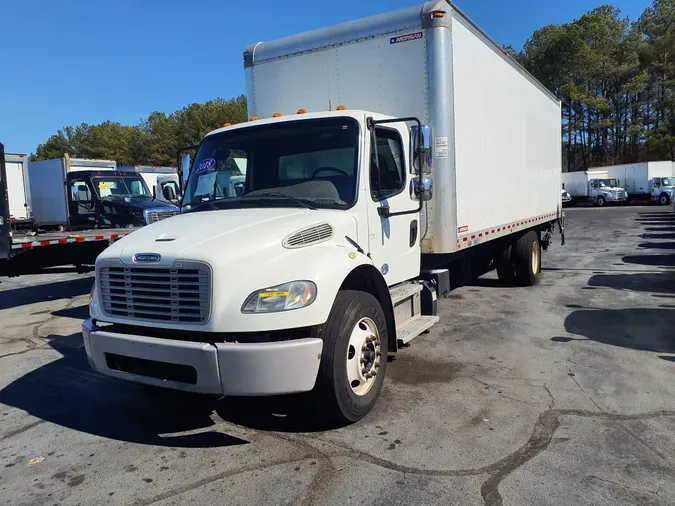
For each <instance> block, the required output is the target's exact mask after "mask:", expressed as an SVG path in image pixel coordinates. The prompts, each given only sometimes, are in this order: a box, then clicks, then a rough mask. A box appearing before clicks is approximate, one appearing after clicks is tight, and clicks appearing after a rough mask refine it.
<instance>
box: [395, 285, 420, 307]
mask: <svg viewBox="0 0 675 506" xmlns="http://www.w3.org/2000/svg"><path fill="white" fill-rule="evenodd" d="M421 291H422V285H420V284H419V283H404V284H402V285H397V286H395V287H393V288H390V289H389V296H390V297H391V304H392V306H396V305H397V304H398V303H399V302H403V301H404V300H406V299H410V298H412V297H413V296H414V295H415V294H416V293H420V292H421Z"/></svg>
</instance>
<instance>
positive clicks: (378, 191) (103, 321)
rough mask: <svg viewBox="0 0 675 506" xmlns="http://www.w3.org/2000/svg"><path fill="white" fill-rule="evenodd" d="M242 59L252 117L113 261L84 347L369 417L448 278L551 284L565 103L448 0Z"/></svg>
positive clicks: (142, 371) (205, 143) (116, 360)
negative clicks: (489, 272)
mask: <svg viewBox="0 0 675 506" xmlns="http://www.w3.org/2000/svg"><path fill="white" fill-rule="evenodd" d="M245 72H246V78H247V96H248V100H249V108H250V111H249V112H250V114H251V116H253V118H252V121H250V122H247V123H244V124H238V125H234V126H228V127H224V128H221V129H218V130H215V131H213V132H211V133H209V134H208V135H207V136H206V137H205V138H204V139H203V140H202V142H201V144H200V146H199V148H198V150H197V154H196V157H195V159H194V163H193V165H192V169H191V170H190V173H189V178H188V181H187V184H186V191H185V194H184V197H183V208H182V213H181V215H180V216H177V217H175V218H173V219H171V220H168V221H167V222H161V223H157V224H153V225H151V226H149V227H145V228H143V229H140V230H138V231H136V232H134V234H133V235H132V236H131V237H130V238H128V239H127V238H123V239H121V240H120V241H119V242H117V243H115V244H114V245H113V246H111V247H110V248H108V249H107V250H106V251H105V252H103V253H102V254H101V255H100V256H99V258H98V259H97V261H96V283H95V285H94V288H93V290H92V295H91V303H90V315H91V317H90V318H89V319H88V320H87V321H86V322H84V323H83V336H84V343H85V348H86V352H87V356H88V360H89V363H90V365H91V367H92V368H94V369H95V370H97V371H99V372H101V373H103V374H107V375H110V376H113V377H116V378H123V379H127V380H130V381H136V382H141V383H146V384H150V385H155V386H160V387H166V388H173V389H179V390H186V391H191V392H202V393H212V394H218V395H230V396H256V395H276V394H289V393H297V392H308V391H312V394H310V397H311V398H312V399H313V400H314V402H315V403H316V410H315V413H320V414H322V415H324V416H327V417H329V418H331V419H334V420H336V421H340V422H353V421H356V420H358V419H360V418H361V417H363V416H364V415H366V413H368V411H369V410H370V409H371V408H372V406H373V405H374V403H375V402H376V400H377V398H378V395H379V393H380V389H381V387H382V382H383V381H384V376H385V371H386V368H387V356H388V355H389V354H394V353H396V352H397V351H398V350H399V349H400V348H401V347H402V346H403V345H405V344H407V343H409V342H410V341H411V340H412V339H413V338H415V337H416V336H418V335H420V334H421V333H422V332H425V331H426V330H428V329H429V328H430V327H431V326H432V325H433V324H434V323H435V322H436V321H437V320H438V318H439V317H438V315H437V314H436V296H437V294H438V293H440V294H443V293H445V292H447V290H448V281H449V280H448V271H450V272H451V273H452V275H453V276H454V275H459V276H462V275H466V272H468V267H469V266H471V265H473V266H477V267H489V266H491V265H494V266H495V267H496V268H497V271H498V274H499V278H500V279H501V280H502V281H503V282H504V283H505V284H520V285H532V284H534V283H535V282H536V280H537V278H538V276H539V274H540V267H541V252H542V250H543V249H545V248H546V247H547V246H548V245H549V243H550V241H551V234H552V231H553V230H554V228H555V227H556V225H557V226H559V227H561V225H562V223H561V222H562V218H563V215H562V211H561V209H560V208H561V198H560V184H561V183H560V174H561V172H560V167H561V134H560V103H559V102H558V101H557V100H556V98H555V97H554V96H552V95H551V94H550V93H549V92H548V91H547V90H546V89H545V88H544V87H543V86H542V85H541V84H540V83H538V82H537V81H536V80H535V79H534V78H533V77H531V76H530V75H529V74H528V73H527V72H526V71H525V70H523V69H522V68H521V67H520V66H519V65H518V64H517V63H516V62H515V61H514V60H513V59H512V58H510V57H509V56H508V55H506V54H505V53H504V51H503V50H502V48H501V47H499V46H498V45H497V44H496V43H494V42H493V41H492V40H491V39H490V38H489V37H487V35H485V33H483V32H482V31H481V30H480V29H479V28H478V27H476V25H474V24H473V23H472V22H471V21H469V19H467V17H466V16H465V15H463V14H462V13H461V12H460V11H459V10H457V9H456V7H455V6H454V5H453V4H452V3H450V2H447V1H434V2H428V3H426V4H424V5H422V6H418V7H414V8H409V9H405V10H402V11H398V12H393V13H390V14H385V15H380V16H375V17H372V18H368V19H364V20H361V21H356V22H351V23H346V24H341V25H337V26H333V27H330V28H326V29H322V30H317V31H313V32H309V33H305V34H302V35H297V36H293V37H288V38H284V39H280V40H277V41H273V42H267V43H259V44H256V45H254V46H250V47H249V48H248V49H247V51H246V53H245ZM256 117H259V118H264V119H257V118H256ZM241 158H245V159H246V175H245V180H244V186H243V191H242V192H241V193H240V194H235V195H229V193H226V192H225V191H224V188H223V187H222V185H221V184H220V183H219V181H220V180H221V176H222V179H226V180H228V181H229V180H230V178H231V177H232V175H233V174H237V173H238V172H241V171H240V169H238V164H237V162H236V159H241ZM432 178H433V199H432ZM497 181H498V182H499V183H498V184H497V185H493V184H492V183H494V182H497ZM226 195H227V196H226ZM486 310H489V308H486ZM393 366H394V367H395V366H396V365H395V364H393Z"/></svg>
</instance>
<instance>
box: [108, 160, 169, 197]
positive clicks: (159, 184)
mask: <svg viewBox="0 0 675 506" xmlns="http://www.w3.org/2000/svg"><path fill="white" fill-rule="evenodd" d="M119 170H120V171H124V172H135V173H137V174H140V175H141V176H142V177H143V179H144V180H145V183H146V184H147V185H148V188H150V191H151V192H152V196H153V198H155V199H157V200H159V201H162V202H166V203H168V204H172V205H178V203H179V202H180V197H181V195H182V192H181V188H180V183H179V181H178V174H177V172H176V168H175V167H163V166H161V165H130V166H123V167H119Z"/></svg>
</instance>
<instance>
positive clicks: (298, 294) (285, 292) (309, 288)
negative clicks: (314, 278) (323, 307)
mask: <svg viewBox="0 0 675 506" xmlns="http://www.w3.org/2000/svg"><path fill="white" fill-rule="evenodd" d="M315 298H316V285H315V284H314V283H312V282H311V281H292V282H290V283H285V284H283V285H279V286H275V287H272V288H264V289H262V290H257V291H255V292H253V293H252V294H251V295H249V296H248V297H247V298H246V302H244V305H243V306H242V307H241V312H242V313H276V312H279V311H288V310H291V309H300V308H301V307H306V306H309V305H310V304H311V303H312V302H314V299H315Z"/></svg>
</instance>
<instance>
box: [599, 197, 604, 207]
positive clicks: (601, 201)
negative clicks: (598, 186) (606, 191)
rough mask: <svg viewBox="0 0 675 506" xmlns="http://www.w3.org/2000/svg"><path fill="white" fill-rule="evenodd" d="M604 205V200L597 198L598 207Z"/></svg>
mask: <svg viewBox="0 0 675 506" xmlns="http://www.w3.org/2000/svg"><path fill="white" fill-rule="evenodd" d="M604 203H605V199H603V198H602V197H598V205H599V206H602V205H603V204H604Z"/></svg>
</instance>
